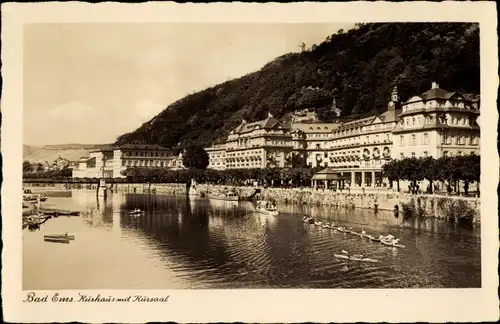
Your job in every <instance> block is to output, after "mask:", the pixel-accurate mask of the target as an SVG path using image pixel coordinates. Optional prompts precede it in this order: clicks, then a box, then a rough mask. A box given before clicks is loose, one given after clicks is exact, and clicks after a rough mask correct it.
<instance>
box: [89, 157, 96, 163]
mask: <svg viewBox="0 0 500 324" xmlns="http://www.w3.org/2000/svg"><path fill="white" fill-rule="evenodd" d="M95 160H96V158H95V157H93V158H90V159H88V160H87V163H89V162H95Z"/></svg>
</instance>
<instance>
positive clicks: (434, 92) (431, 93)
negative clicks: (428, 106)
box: [421, 88, 457, 101]
mask: <svg viewBox="0 0 500 324" xmlns="http://www.w3.org/2000/svg"><path fill="white" fill-rule="evenodd" d="M456 94H457V92H448V91H446V90H443V89H441V88H433V89H430V90H427V91H426V92H424V93H422V95H421V97H422V99H423V100H424V101H427V100H432V99H443V100H448V99H450V98H451V97H453V96H454V95H456Z"/></svg>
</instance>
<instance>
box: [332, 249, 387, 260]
mask: <svg viewBox="0 0 500 324" xmlns="http://www.w3.org/2000/svg"><path fill="white" fill-rule="evenodd" d="M333 256H334V257H336V258H337V259H344V260H352V261H360V262H371V263H376V262H379V261H378V260H376V259H371V258H365V257H364V256H363V255H362V254H353V255H349V252H347V251H344V250H342V254H338V253H336V254H334V255H333Z"/></svg>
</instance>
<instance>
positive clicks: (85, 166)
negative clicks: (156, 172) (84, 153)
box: [73, 144, 177, 178]
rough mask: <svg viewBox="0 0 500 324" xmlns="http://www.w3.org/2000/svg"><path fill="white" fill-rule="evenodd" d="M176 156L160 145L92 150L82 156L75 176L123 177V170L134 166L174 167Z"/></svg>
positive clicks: (74, 173) (74, 170) (75, 170)
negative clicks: (85, 155)
mask: <svg viewBox="0 0 500 324" xmlns="http://www.w3.org/2000/svg"><path fill="white" fill-rule="evenodd" d="M176 162H177V161H176V157H175V156H173V155H172V154H171V151H170V150H168V149H166V148H164V147H162V146H159V145H144V144H125V145H122V146H119V147H106V148H101V149H98V150H94V151H91V152H90V153H89V157H83V158H80V160H79V161H78V164H77V167H76V168H74V169H73V178H121V177H124V176H123V175H122V171H124V170H126V169H127V168H133V167H147V168H174V167H175V163H176Z"/></svg>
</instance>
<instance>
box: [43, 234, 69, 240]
mask: <svg viewBox="0 0 500 324" xmlns="http://www.w3.org/2000/svg"><path fill="white" fill-rule="evenodd" d="M44 238H49V239H51V238H54V239H68V240H74V239H75V236H74V235H68V234H67V233H66V234H49V235H44Z"/></svg>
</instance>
